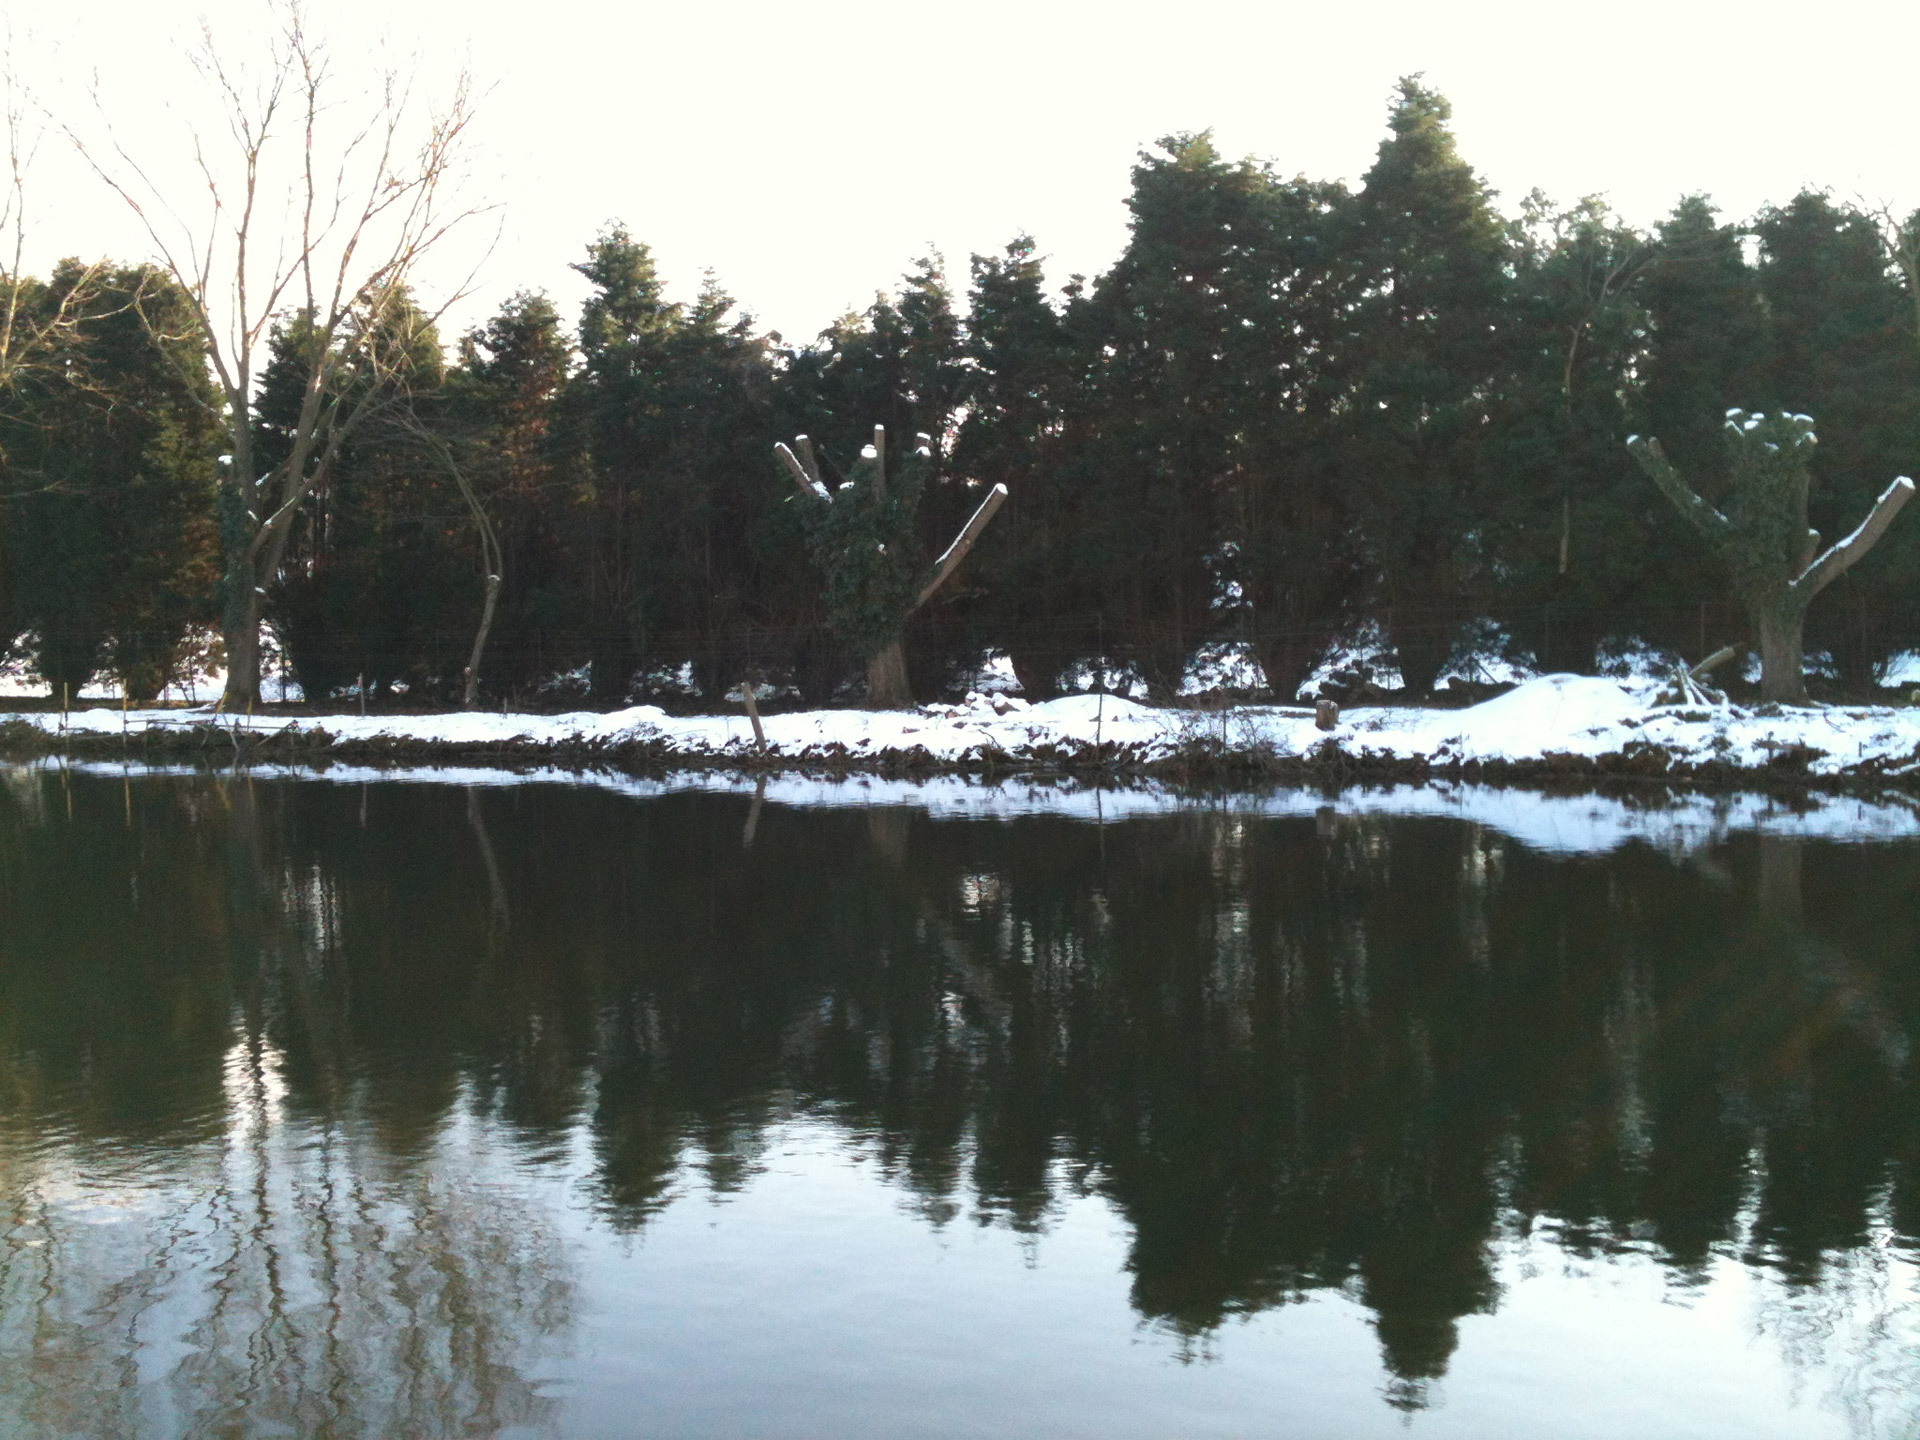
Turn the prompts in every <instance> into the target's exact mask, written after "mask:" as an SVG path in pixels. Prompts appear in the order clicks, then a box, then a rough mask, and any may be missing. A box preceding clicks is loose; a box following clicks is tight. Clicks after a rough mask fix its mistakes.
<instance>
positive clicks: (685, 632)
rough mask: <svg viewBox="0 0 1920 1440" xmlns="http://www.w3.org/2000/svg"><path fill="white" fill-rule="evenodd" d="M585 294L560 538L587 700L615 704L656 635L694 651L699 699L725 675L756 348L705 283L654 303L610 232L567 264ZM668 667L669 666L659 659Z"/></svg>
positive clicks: (760, 425) (758, 397)
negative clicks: (571, 578)
mask: <svg viewBox="0 0 1920 1440" xmlns="http://www.w3.org/2000/svg"><path fill="white" fill-rule="evenodd" d="M575 268H576V269H578V270H579V271H580V273H582V274H583V275H585V276H586V277H587V278H588V279H589V280H590V281H592V282H593V285H594V293H593V294H592V295H591V296H590V297H589V298H588V300H587V303H586V306H585V309H584V310H583V312H582V316H581V324H580V350H581V355H582V358H583V365H582V368H581V371H580V373H579V374H578V375H577V376H576V377H575V380H574V384H573V387H572V396H571V400H570V406H571V409H572V412H573V414H574V415H575V416H577V417H578V423H579V427H580V435H581V437H582V438H583V439H584V441H585V444H586V450H587V461H586V466H587V468H586V471H585V476H586V478H585V481H584V486H585V488H584V490H583V493H582V501H583V503H582V504H581V506H580V507H579V510H578V512H577V514H576V520H575V525H574V527H573V528H574V532H575V534H574V537H573V543H574V545H575V546H576V548H577V549H578V551H579V552H580V553H582V554H584V556H586V557H588V564H587V567H586V570H587V575H588V581H587V585H586V587H585V588H586V594H585V597H584V600H585V605H584V609H585V628H586V632H587V651H588V656H589V663H590V666H591V675H592V689H593V694H594V697H595V698H596V699H597V700H601V701H617V700H620V699H623V698H625V696H626V694H627V690H628V687H629V685H630V684H631V682H632V679H633V676H634V674H635V673H636V671H637V670H638V669H639V668H640V666H641V664H642V662H643V661H644V660H645V658H646V657H647V655H648V654H649V651H650V650H654V649H657V648H658V646H657V641H658V637H659V636H660V635H661V634H663V633H664V632H667V631H668V630H670V629H674V628H676V627H677V629H678V631H679V633H680V635H681V638H682V640H689V639H690V640H691V641H692V642H693V643H692V644H689V645H687V646H685V647H684V648H685V649H689V650H690V649H694V648H700V649H702V650H703V651H704V653H703V655H702V660H703V664H702V666H701V668H702V669H704V670H705V671H706V673H705V674H704V675H702V676H701V677H700V678H701V679H702V680H703V681H704V684H705V688H711V687H712V686H713V685H714V684H717V683H720V682H721V680H722V679H723V672H725V671H726V670H728V669H730V668H732V664H731V662H730V661H729V660H727V659H726V658H725V657H726V645H725V637H726V634H727V631H728V629H729V627H730V626H731V625H732V624H734V623H735V622H736V621H737V620H738V619H739V616H740V597H739V594H738V589H739V585H738V582H737V580H735V579H730V578H729V577H728V576H726V575H725V574H724V573H723V572H722V570H721V568H720V563H721V560H722V558H723V556H724V555H726V554H728V553H731V554H733V555H736V556H737V555H740V554H741V552H742V551H743V549H744V545H743V543H742V541H743V539H744V536H745V534H746V533H747V531H748V530H749V529H750V528H751V520H750V511H751V508H752V506H751V502H750V501H749V500H748V499H747V498H746V493H747V489H748V487H749V486H750V485H751V483H752V482H751V481H750V480H749V479H748V478H747V477H749V476H753V475H764V473H765V472H764V469H763V468H762V465H763V464H764V462H762V461H759V460H758V459H757V458H752V459H750V458H749V455H750V453H751V454H753V455H755V456H757V455H758V454H763V453H764V451H762V450H760V449H759V446H761V445H764V444H765V443H766V440H767V436H768V424H769V420H770V411H769V409H768V404H769V399H768V364H767V355H766V347H765V346H764V344H763V343H762V342H761V341H760V340H758V339H757V338H755V337H754V335H753V334H752V322H751V320H750V319H749V318H746V317H741V318H740V319H738V320H733V321H731V322H729V319H728V314H729V312H730V311H731V309H732V303H733V302H732V301H731V300H730V299H729V298H728V297H727V296H726V295H725V294H723V293H722V292H721V291H720V290H719V289H717V288H716V287H714V286H713V285H711V284H709V285H708V286H707V287H706V288H705V289H704V290H703V291H702V292H701V295H700V297H699V299H698V300H697V301H696V302H695V304H694V306H693V307H692V309H691V310H687V309H684V308H683V307H681V306H680V305H678V304H675V303H672V302H670V301H668V300H667V299H666V297H665V293H664V291H663V289H662V286H661V284H660V280H659V277H658V275H657V273H656V271H655V268H654V263H653V257H652V254H651V252H650V251H649V250H648V249H647V247H646V246H645V245H644V244H641V243H640V242H639V241H636V240H635V239H633V237H632V236H631V235H629V234H628V233H627V231H626V230H625V229H623V228H620V227H618V226H616V227H614V228H613V229H611V230H609V231H608V232H607V233H606V234H605V235H603V236H602V237H601V238H600V239H599V240H598V241H596V242H595V243H594V244H593V245H591V246H589V247H588V258H587V260H586V261H585V262H584V263H583V264H581V265H578V266H576V267H575ZM675 658H678V657H675Z"/></svg>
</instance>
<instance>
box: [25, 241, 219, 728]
mask: <svg viewBox="0 0 1920 1440" xmlns="http://www.w3.org/2000/svg"><path fill="white" fill-rule="evenodd" d="M77 286H84V287H85V293H84V295H83V297H82V298H81V299H80V300H79V302H78V303H77V304H75V305H73V306H72V307H71V313H72V315H73V316H74V318H75V321H76V323H75V326H74V328H73V330H72V332H71V333H70V335H69V336H68V337H67V338H66V340H65V341H64V342H63V350H62V354H61V357H60V364H59V365H58V366H57V367H55V368H53V369H49V370H43V371H40V372H37V373H35V374H33V375H30V376H27V377H24V378H23V380H22V383H21V385H20V387H19V388H18V389H17V391H16V393H15V394H14V395H13V396H12V397H11V404H10V405H9V407H8V417H7V421H6V425H5V428H6V429H7V431H8V434H7V436H6V438H5V440H4V442H3V443H4V451H5V457H6V469H7V481H8V487H9V489H11V490H12V491H14V492H15V498H14V500H13V503H12V504H11V506H10V507H9V510H10V514H9V516H8V524H7V527H6V529H7V540H8V542H9V548H10V550H11V552H12V553H11V557H10V560H11V563H10V564H9V565H8V566H7V567H6V568H7V569H8V570H9V571H10V572H11V576H12V585H13V596H14V602H15V604H16V605H17V606H18V610H17V612H16V613H17V614H18V616H19V619H20V621H21V622H22V623H23V624H25V625H27V626H29V627H30V628H31V629H32V630H33V631H34V637H35V638H34V646H35V664H36V668H37V669H38V670H39V672H40V674H41V675H42V676H43V677H44V678H45V679H46V680H47V682H48V684H49V685H50V686H51V687H52V689H53V693H54V694H56V695H58V694H61V693H63V692H64V693H66V694H69V695H73V694H78V693H79V691H80V689H81V687H82V686H83V685H85V684H86V683H87V681H88V680H89V679H90V678H91V677H92V676H93V674H94V673H95V671H96V670H98V669H99V668H101V667H102V666H103V665H104V666H106V667H108V668H109V669H110V670H111V671H112V672H113V673H114V675H115V676H116V678H118V679H119V680H120V681H121V682H122V683H123V684H124V685H125V686H126V688H127V691H128V693H129V694H131V695H134V696H135V697H138V698H145V697H149V696H152V695H154V694H156V693H158V691H159V689H160V687H161V686H162V685H163V684H164V683H165V682H166V681H167V680H168V679H169V678H170V676H171V674H172V671H173V669H174V666H175V664H176V662H177V660H178V654H179V650H180V646H181V643H182V640H183V638H184V634H185V631H186V629H187V627H188V626H189V625H190V624H191V623H193V622H194V621H196V620H205V619H208V618H210V616H209V612H208V606H207V601H208V599H209V597H210V592H211V581H212V577H213V573H214V567H215V557H214V549H213V546H214V539H215V531H214V526H213V489H214V483H215V473H216V472H215V463H214V451H215V431H214V427H213V420H212V410H213V406H212V390H211V386H210V384H209V382H208V380H207V377H206V375H205V372H204V369H203V367H202V366H201V363H200V360H199V357H198V353H197V351H196V350H195V349H194V348H193V347H192V346H191V345H190V344H186V343H184V342H182V341H180V340H178V339H177V338H175V337H176V336H177V335H178V333H179V330H178V328H175V329H172V330H169V329H167V328H165V321H166V320H167V319H168V318H169V317H171V318H172V319H173V320H175V321H179V320H181V319H183V314H182V310H181V307H182V305H183V303H184V302H183V297H182V296H181V295H180V294H179V292H178V291H177V289H176V288H175V287H173V286H172V285H171V283H170V282H169V281H167V280H166V279H165V277H164V276H162V275H161V274H160V273H158V272H156V271H154V270H151V269H149V268H147V267H132V268H123V269H109V268H104V267H100V266H82V265H80V264H78V263H77V262H73V261H68V262H64V263H63V264H62V265H61V266H60V267H59V268H58V269H57V270H56V272H55V274H54V276H53V279H52V281H51V282H50V283H49V284H48V285H46V286H44V287H40V288H39V290H38V291H37V294H36V300H37V302H38V303H40V304H43V305H46V306H50V307H55V308H57V307H59V306H60V305H61V303H62V301H63V300H66V299H69V298H70V297H71V294H72V292H73V290H74V289H75V287H77ZM136 300H137V301H138V302H139V304H140V306H141V307H142V309H143V310H144V313H145V319H146V322H158V324H159V325H160V327H161V328H159V329H157V330H156V331H150V330H149V329H148V326H147V323H143V319H142V313H141V311H140V310H136V308H135V305H136ZM9 639H11V636H9Z"/></svg>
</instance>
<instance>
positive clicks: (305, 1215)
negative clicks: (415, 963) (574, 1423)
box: [0, 784, 574, 1437]
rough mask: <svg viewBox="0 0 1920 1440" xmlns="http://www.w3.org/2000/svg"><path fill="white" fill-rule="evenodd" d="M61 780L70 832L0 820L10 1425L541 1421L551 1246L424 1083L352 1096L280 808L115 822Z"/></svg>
mask: <svg viewBox="0 0 1920 1440" xmlns="http://www.w3.org/2000/svg"><path fill="white" fill-rule="evenodd" d="M75 789H76V791H77V793H78V794H79V795H80V796H81V797H82V800H81V805H80V807H79V809H80V812H81V813H80V815H79V816H78V817H77V819H76V823H75V825H74V826H73V827H72V828H71V829H70V830H69V829H66V828H63V822H61V821H59V820H57V819H56V820H55V821H53V822H50V823H49V824H48V825H46V826H40V825H38V823H37V822H36V821H35V819H34V817H33V815H32V813H31V812H30V811H27V810H25V808H24V807H22V808H20V809H16V810H14V811H12V812H10V813H5V814H0V887H3V888H0V893H3V894H4V895H5V898H6V904H7V907H8V908H7V915H6V919H7V924H6V925H5V927H4V931H3V932H0V1015H4V1016H5V1017H6V1024H5V1028H4V1030H0V1074H4V1075H5V1076H6V1077H7V1078H8V1079H10V1080H17V1079H23V1078H24V1079H25V1080H26V1081H27V1083H25V1084H14V1085H12V1086H10V1087H9V1090H8V1100H9V1102H10V1103H9V1104H8V1105H7V1107H6V1109H5V1111H4V1116H5V1121H6V1124H5V1128H4V1130H0V1205H3V1206H4V1210H3V1211H0V1215H4V1220H3V1221H0V1224H4V1231H3V1232H0V1357H4V1360H5V1363H0V1415H4V1416H6V1417H7V1420H6V1425H5V1429H6V1433H7V1434H10V1435H12V1434H20V1435H24V1436H37V1435H48V1436H53V1435H59V1436H72V1435H99V1436H123V1435H132V1434H140V1433H181V1434H209V1435H212V1434H253V1433H285V1434H298V1435H314V1436H328V1437H333V1436H341V1437H345V1436H391V1435H423V1436H424V1435H450V1434H494V1433H498V1432H499V1431H501V1430H503V1429H507V1428H511V1427H515V1426H537V1425H543V1424H545V1423H546V1422H547V1421H549V1420H550V1418H551V1416H552V1414H553V1402H552V1401H551V1400H550V1399H549V1398H548V1397H546V1396H545V1395H544V1394H543V1393H542V1392H541V1389H540V1386H539V1370H540V1367H541V1365H542V1364H543V1363H544V1362H545V1361H546V1360H547V1359H548V1358H549V1357H550V1356H551V1355H552V1354H553V1353H555V1352H556V1351H557V1350H558V1349H559V1348H560V1347H561V1346H562V1345H564V1343H565V1340H566V1336H567V1333H568V1330H569V1327H570V1325H571V1320H572V1306H573V1288H574V1287H573V1280H572V1275H571V1265H570V1262H569V1260H568V1257H567V1253H566V1247H565V1245H564V1244H563V1242H562V1240H561V1238H560V1237H559V1235H558V1234H557V1233H556V1231H555V1228H554V1220H553V1217H552V1215H551V1213H550V1211H549V1210H548V1209H547V1208H546V1207H545V1206H543V1205H542V1204H540V1203H538V1202H537V1200H536V1199H535V1198H534V1197H533V1196H532V1195H531V1194H530V1193H528V1192H527V1190H526V1188H525V1187H524V1186H523V1185H520V1184H518V1183H516V1181H515V1180H514V1178H513V1174H512V1171H511V1168H510V1167H509V1166H506V1165H503V1164H502V1163H501V1162H500V1159H499V1157H497V1156H495V1155H493V1154H491V1153H490V1152H489V1149H488V1145H487V1142H486V1138H485V1135H484V1133H483V1132H480V1131H479V1130H477V1129H474V1128H473V1127H467V1128H466V1129H465V1130H462V1129H461V1128H460V1127H457V1126H453V1127H450V1126H448V1125H446V1124H444V1123H440V1122H441V1121H443V1120H444V1119H445V1117H446V1114H447V1111H448V1105H447V1103H446V1101H445V1091H444V1088H443V1087H442V1086H441V1085H440V1084H439V1083H437V1082H436V1083H433V1084H428V1085H425V1086H415V1087H409V1086H407V1085H406V1084H405V1083H404V1081H402V1083H401V1084H399V1085H397V1086H396V1085H394V1084H392V1083H390V1082H391V1081H392V1080H393V1079H395V1078H396V1077H394V1076H391V1075H389V1074H385V1073H383V1074H382V1075H380V1077H379V1078H378V1080H377V1081H375V1082H374V1083H373V1084H371V1085H368V1084H364V1083H362V1082H363V1081H364V1080H365V1079H366V1078H367V1077H366V1074H365V1056H364V1054H362V1053H360V1052H359V1051H358V1050H357V1049H356V1046H355V1043H354V1039H353V1037H352V1036H350V1035H349V1034H347V1033H343V1031H342V1029H341V1026H340V1023H339V1022H340V1020H341V1017H342V1015H343V1014H344V1013H345V1012H346V1011H348V1010H349V1009H350V1007H348V1006H344V1005H342V1003H341V997H340V996H339V995H338V994H337V991H336V989H335V987H334V986H333V984H332V983H331V977H330V975H329V973H328V970H329V961H330V956H331V954H332V951H333V945H334V942H335V941H336V940H337V938H338V931H337V928H336V927H335V926H334V925H333V923H332V922H333V919H334V918H335V917H331V916H329V915H328V913H327V911H328V906H329V904H330V901H329V897H328V896H327V894H326V893H325V892H326V890H327V888H328V886H327V883H326V882H323V881H322V880H320V879H319V878H318V877H317V876H316V875H315V874H314V873H313V872H310V871H303V870H301V869H299V868H297V867H290V868H282V867H280V866H279V865H278V864H277V862H278V861H279V860H281V859H283V858H284V857H285V851H284V848H283V846H284V840H285V834H284V829H283V824H282V822H284V820H285V818H286V817H285V815H284V814H278V815H276V814H274V813H272V812H273V810H274V809H275V807H274V805H273V803H272V801H273V799H274V798H275V797H274V796H273V795H272V794H271V793H270V794H269V795H268V796H265V797H263V796H261V795H258V794H256V793H255V792H254V790H253V788H252V787H249V786H246V785H245V784H238V785H235V786H232V787H229V788H227V789H226V791H225V792H224V793H221V792H217V791H216V792H212V793H211V794H209V793H208V792H207V791H206V790H205V789H203V788H202V787H198V786H193V787H171V786H167V787H162V786H155V785H153V784H148V785H143V786H142V787H140V790H139V794H140V804H139V808H138V812H137V816H136V819H137V823H136V824H134V825H131V826H129V827H128V828H127V830H126V831H125V832H124V833H122V832H118V831H108V830H104V829H102V828H101V827H98V826H89V825H86V824H84V823H81V822H83V821H84V819H85V797H86V796H87V793H88V791H87V787H85V786H77V787H75ZM209 800H212V801H213V804H214V805H218V807H219V808H218V811H217V812H216V811H214V809H213V806H212V805H209V804H208V803H207V802H208V801H209ZM263 812H265V813H263ZM58 813H59V812H57V811H56V812H55V814H56V815H58ZM216 814H217V817H218V818H215V817H216ZM69 876H71V877H73V878H74V880H75V881H76V882H81V883H75V884H74V885H73V886H72V887H71V888H69V886H68V883H67V880H66V878H65V877H69ZM110 881H112V882H117V883H110ZM129 881H133V882H137V883H132V884H130V883H128V882H129ZM86 882H90V885H89V884H87V883H86ZM122 894H126V895H129V896H133V895H138V896H140V897H141V899H140V900H139V901H138V902H134V901H129V904H135V905H136V908H138V909H141V910H142V912H143V913H140V914H136V915H135V916H134V917H132V923H129V917H128V916H127V915H126V914H124V913H118V914H115V913H111V912H110V913H106V914H103V913H102V907H101V905H100V898H101V897H102V896H104V897H107V898H108V899H109V900H113V899H114V898H115V897H118V896H120V895H122ZM86 896H91V901H90V903H75V902H77V901H79V900H81V899H82V898H83V897H86ZM146 913H152V914H153V915H154V916H155V920H156V922H157V923H155V924H152V925H148V924H146V923H143V922H144V918H145V914H146ZM116 931H117V932H118V933H117V935H116ZM129 935H137V936H138V937H139V938H138V941H137V942H136V943H129ZM53 959H57V960H59V961H61V962H63V963H60V964H50V963H49V961H50V960H53ZM156 1002H166V1004H165V1008H156ZM407 1109H412V1110H414V1111H416V1112H423V1113H413V1114H404V1115H403V1114H401V1113H400V1112H402V1111H404V1110H407Z"/></svg>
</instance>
